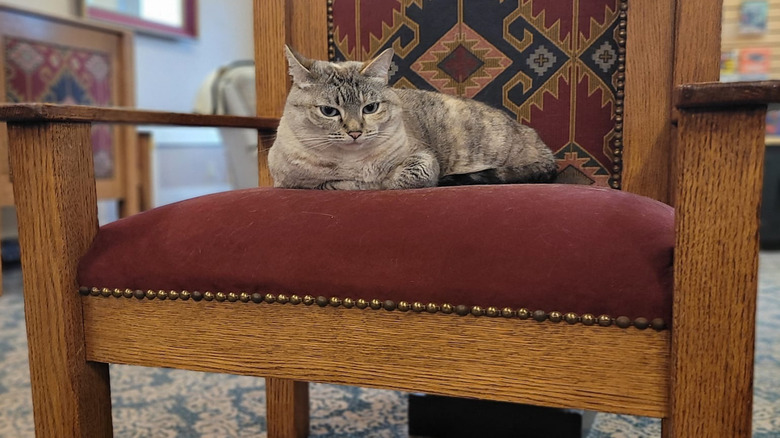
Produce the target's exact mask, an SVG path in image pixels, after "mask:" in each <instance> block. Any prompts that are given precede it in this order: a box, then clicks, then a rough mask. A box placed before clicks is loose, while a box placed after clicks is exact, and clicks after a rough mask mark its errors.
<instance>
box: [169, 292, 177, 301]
mask: <svg viewBox="0 0 780 438" xmlns="http://www.w3.org/2000/svg"><path fill="white" fill-rule="evenodd" d="M168 299H170V300H178V299H179V292H178V291H175V290H172V291H168Z"/></svg>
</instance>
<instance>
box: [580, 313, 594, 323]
mask: <svg viewBox="0 0 780 438" xmlns="http://www.w3.org/2000/svg"><path fill="white" fill-rule="evenodd" d="M580 319H581V320H582V323H583V324H585V325H593V324H595V323H596V317H595V316H593V315H591V314H590V313H586V314H584V315H582V318H580Z"/></svg>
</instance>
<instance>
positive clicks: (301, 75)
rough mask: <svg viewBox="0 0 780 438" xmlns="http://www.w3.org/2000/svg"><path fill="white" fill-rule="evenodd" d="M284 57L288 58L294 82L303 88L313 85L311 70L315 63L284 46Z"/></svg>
mask: <svg viewBox="0 0 780 438" xmlns="http://www.w3.org/2000/svg"><path fill="white" fill-rule="evenodd" d="M284 55H285V56H286V57H287V64H288V65H289V66H290V76H292V79H293V82H294V83H295V84H296V85H298V86H299V87H301V88H305V87H307V86H309V85H311V84H312V77H311V72H310V71H309V68H311V65H312V64H313V63H314V61H312V60H310V59H307V58H305V57H304V56H303V55H301V54H300V53H298V52H296V51H294V50H292V49H291V48H290V47H288V46H287V45H285V46H284Z"/></svg>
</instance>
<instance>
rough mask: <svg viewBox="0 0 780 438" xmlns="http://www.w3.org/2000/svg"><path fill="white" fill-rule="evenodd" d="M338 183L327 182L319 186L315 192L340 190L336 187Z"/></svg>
mask: <svg viewBox="0 0 780 438" xmlns="http://www.w3.org/2000/svg"><path fill="white" fill-rule="evenodd" d="M336 182H337V181H325V182H324V183H322V184H320V185H318V186H317V187H315V188H314V189H315V190H338V187H336Z"/></svg>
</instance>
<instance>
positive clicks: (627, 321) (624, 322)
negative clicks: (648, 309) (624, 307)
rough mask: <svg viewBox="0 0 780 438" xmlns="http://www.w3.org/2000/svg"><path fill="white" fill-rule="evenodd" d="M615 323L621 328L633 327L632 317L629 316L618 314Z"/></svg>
mask: <svg viewBox="0 0 780 438" xmlns="http://www.w3.org/2000/svg"><path fill="white" fill-rule="evenodd" d="M615 325H617V326H618V327H620V328H629V327H631V318H629V317H627V316H618V317H617V318H615Z"/></svg>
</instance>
